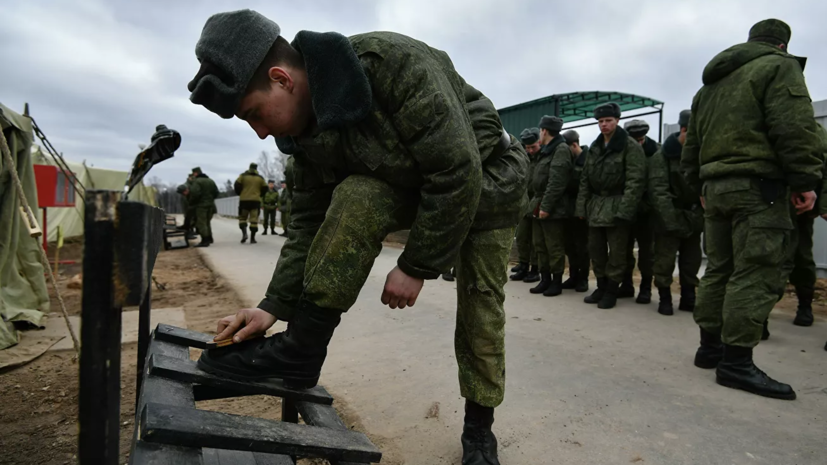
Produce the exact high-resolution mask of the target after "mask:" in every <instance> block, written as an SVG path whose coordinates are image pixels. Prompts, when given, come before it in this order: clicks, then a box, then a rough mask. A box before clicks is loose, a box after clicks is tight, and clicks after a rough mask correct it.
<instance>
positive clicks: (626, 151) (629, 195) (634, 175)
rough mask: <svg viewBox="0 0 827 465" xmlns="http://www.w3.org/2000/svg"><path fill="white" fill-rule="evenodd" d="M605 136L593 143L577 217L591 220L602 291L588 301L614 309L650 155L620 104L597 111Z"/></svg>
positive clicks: (592, 249)
mask: <svg viewBox="0 0 827 465" xmlns="http://www.w3.org/2000/svg"><path fill="white" fill-rule="evenodd" d="M594 118H595V119H596V120H597V121H598V125H599V127H600V135H599V136H598V137H597V139H596V140H595V141H594V143H593V144H592V145H591V147H589V155H588V156H587V157H586V165H585V167H584V169H583V173H582V174H581V177H580V191H579V192H578V194H577V210H576V215H577V216H578V217H580V218H581V219H588V222H589V256H590V257H591V259H592V268H593V269H594V275H595V276H596V277H597V290H595V291H594V292H593V293H592V295H590V296H588V297H586V298H585V299H583V301H584V302H586V303H588V304H597V306H598V308H614V306H615V305H616V304H617V293H618V288H619V287H620V282H621V281H622V280H623V275H624V274H625V273H626V270H627V269H628V266H627V264H626V260H627V257H626V248H627V246H628V243H629V234H631V229H632V223H633V222H634V220H635V215H636V214H637V210H638V206H639V205H640V198H641V196H642V195H643V190H644V188H645V186H644V183H645V181H646V166H645V164H646V156H645V155H644V154H643V149H642V148H641V147H640V144H639V143H638V142H637V141H636V140H634V139H632V138H631V137H629V134H628V133H627V132H626V131H625V130H624V129H623V128H620V127H618V122H619V121H620V106H619V105H618V104H616V103H613V102H612V103H605V104H602V105H599V106H597V108H595V109H594Z"/></svg>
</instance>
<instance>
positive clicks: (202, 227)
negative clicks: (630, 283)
mask: <svg viewBox="0 0 827 465" xmlns="http://www.w3.org/2000/svg"><path fill="white" fill-rule="evenodd" d="M192 172H193V174H194V175H195V177H194V178H193V180H192V182H191V183H190V187H189V195H188V198H189V204H190V206H191V207H192V208H194V209H195V229H197V230H198V235H199V236H201V242H200V243H199V244H198V245H197V246H196V247H209V246H210V244H212V243H213V242H214V241H213V238H212V227H211V225H210V222H211V221H212V217H213V214H214V213H215V199H216V198H217V197H218V186H216V185H215V181H213V180H212V179H210V178H209V176H207V175H206V174H204V173H203V172H201V168H197V167H196V168H193V169H192Z"/></svg>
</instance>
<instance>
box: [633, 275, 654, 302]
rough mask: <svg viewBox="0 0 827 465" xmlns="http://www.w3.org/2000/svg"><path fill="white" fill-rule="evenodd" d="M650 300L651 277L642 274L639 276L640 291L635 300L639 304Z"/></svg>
mask: <svg viewBox="0 0 827 465" xmlns="http://www.w3.org/2000/svg"><path fill="white" fill-rule="evenodd" d="M651 301H652V277H651V276H642V277H641V278H640V292H638V294H637V299H636V300H635V302H637V303H639V304H648V303H650V302H651Z"/></svg>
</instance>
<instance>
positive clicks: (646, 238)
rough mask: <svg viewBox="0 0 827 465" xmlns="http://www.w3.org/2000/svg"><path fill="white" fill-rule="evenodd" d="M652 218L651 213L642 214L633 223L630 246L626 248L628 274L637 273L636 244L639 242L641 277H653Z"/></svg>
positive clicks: (638, 253) (638, 258) (638, 265)
mask: <svg viewBox="0 0 827 465" xmlns="http://www.w3.org/2000/svg"><path fill="white" fill-rule="evenodd" d="M654 238H655V234H654V231H653V225H652V218H651V215H650V213H648V212H647V213H640V214H638V216H637V218H635V221H634V223H632V228H631V232H630V234H629V244H628V246H627V247H626V273H632V272H634V271H635V252H634V250H635V242H637V268H638V270H640V275H641V276H652V273H653V269H652V268H653V266H654V264H655V250H654V242H655V241H654Z"/></svg>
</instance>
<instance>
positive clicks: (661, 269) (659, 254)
mask: <svg viewBox="0 0 827 465" xmlns="http://www.w3.org/2000/svg"><path fill="white" fill-rule="evenodd" d="M676 255H677V256H678V271H679V273H680V281H679V282H680V283H681V288H683V287H692V288H695V287H698V270H700V269H701V261H702V260H703V255H702V254H701V233H700V232H697V233H693V234H692V235H691V236H689V237H678V236H670V235H667V234H660V235H658V236H657V238H655V264H654V266H653V271H654V273H655V287H669V286H671V285H672V274H673V273H674V271H675V256H676Z"/></svg>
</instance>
